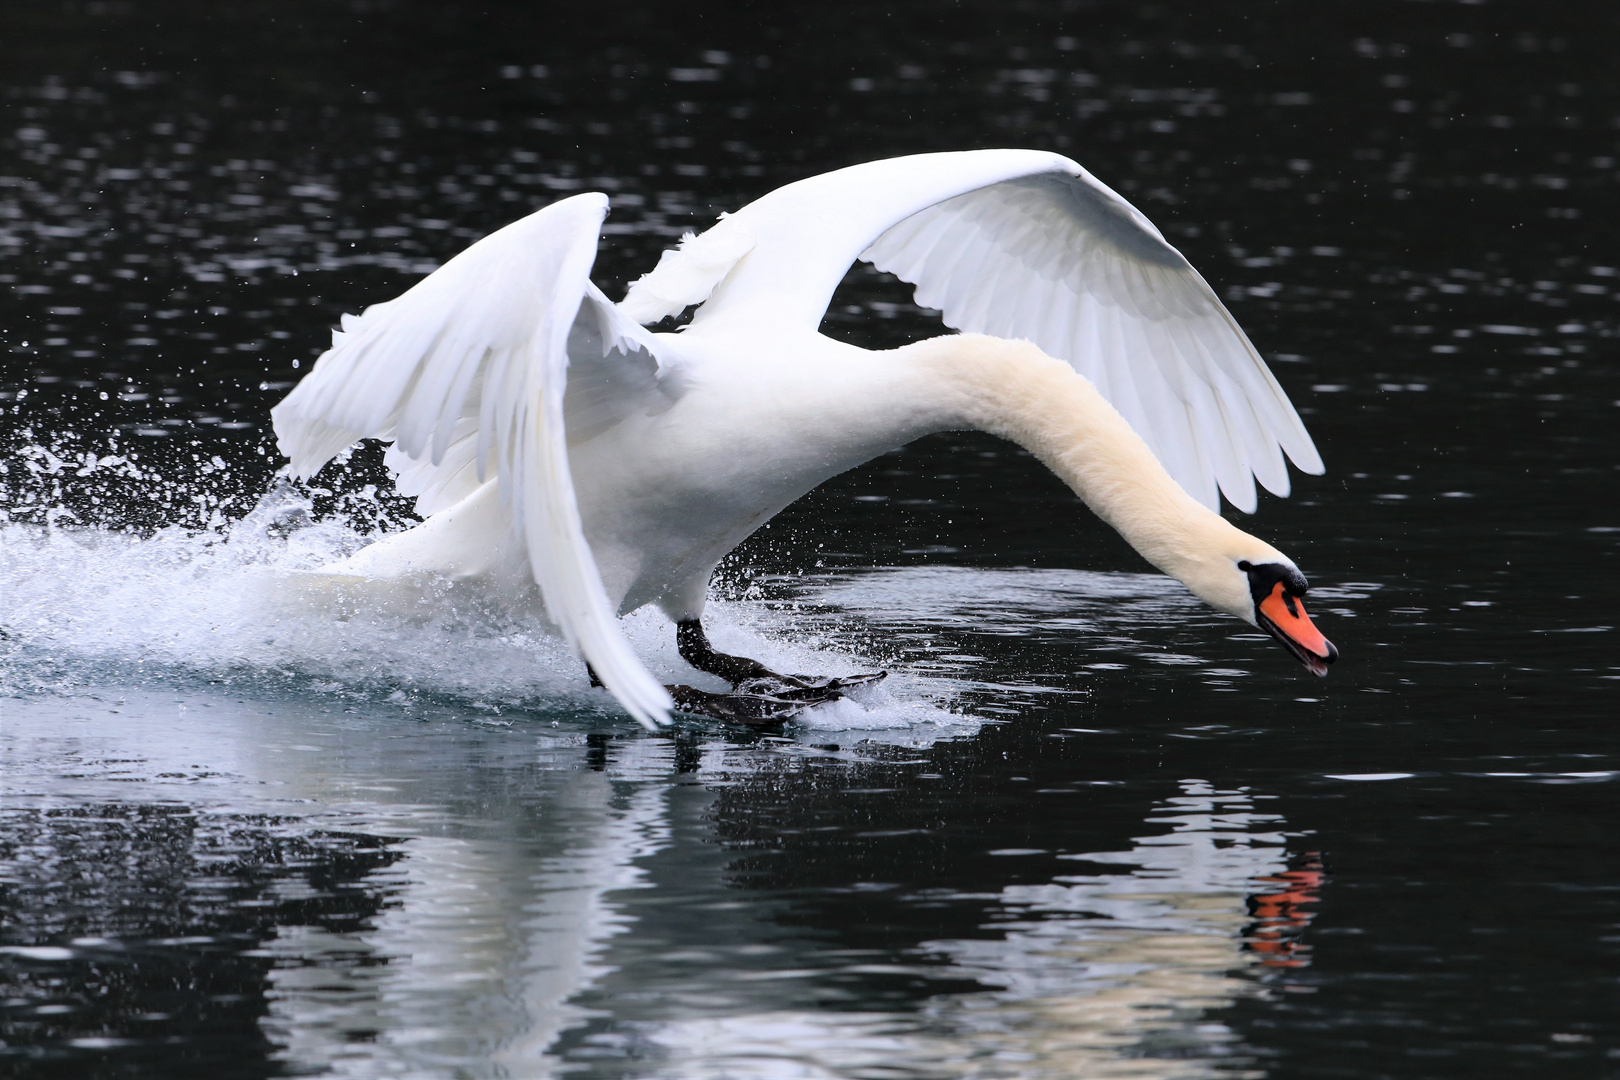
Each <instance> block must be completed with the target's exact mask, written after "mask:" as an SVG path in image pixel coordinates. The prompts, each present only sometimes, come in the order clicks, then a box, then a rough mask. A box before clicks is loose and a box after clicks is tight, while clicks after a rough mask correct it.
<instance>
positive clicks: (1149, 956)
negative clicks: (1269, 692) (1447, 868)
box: [655, 780, 1322, 1078]
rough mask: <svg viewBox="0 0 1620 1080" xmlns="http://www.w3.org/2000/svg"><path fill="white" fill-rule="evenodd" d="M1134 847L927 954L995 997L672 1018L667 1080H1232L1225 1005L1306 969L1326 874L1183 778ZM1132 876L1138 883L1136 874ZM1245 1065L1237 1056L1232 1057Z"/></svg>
mask: <svg viewBox="0 0 1620 1080" xmlns="http://www.w3.org/2000/svg"><path fill="white" fill-rule="evenodd" d="M1181 789H1182V793H1181V794H1180V795H1178V796H1175V797H1172V798H1170V799H1168V800H1166V802H1165V803H1164V804H1163V805H1162V806H1160V807H1158V808H1156V810H1155V812H1154V813H1153V814H1151V815H1150V816H1149V818H1148V820H1147V823H1146V824H1147V826H1148V828H1149V830H1155V829H1158V828H1163V829H1165V830H1166V831H1164V832H1152V834H1151V835H1147V836H1144V837H1141V838H1138V839H1137V840H1136V841H1135V846H1134V847H1132V848H1131V849H1130V850H1128V851H1116V852H1096V853H1091V854H1085V855H1076V856H1071V857H1070V858H1072V859H1074V860H1075V861H1077V862H1079V863H1082V864H1091V865H1096V866H1113V867H1118V868H1119V869H1120V871H1122V872H1117V873H1112V874H1110V873H1097V874H1076V875H1073V876H1067V875H1066V876H1062V877H1059V878H1056V879H1054V880H1053V881H1052V882H1050V883H1049V884H1044V885H1011V886H1008V887H1006V888H1004V889H1003V890H1001V892H1000V895H999V897H998V898H997V901H996V903H995V904H994V905H992V910H993V911H994V913H995V918H994V921H992V922H991V923H989V924H988V925H987V926H986V927H985V929H987V930H993V931H999V932H1000V934H1001V936H995V937H986V938H973V939H968V940H954V941H936V942H931V943H928V944H927V945H926V946H924V947H925V948H927V949H931V950H935V951H937V952H939V953H941V954H944V955H945V956H947V957H949V958H950V959H951V960H952V962H953V963H952V965H951V971H952V973H954V974H957V975H960V976H965V977H969V978H972V979H974V980H976V981H978V982H980V983H982V984H985V985H987V986H994V987H997V989H995V990H991V991H988V992H982V993H970V994H962V995H949V996H946V995H941V996H940V997H937V998H935V999H933V1000H932V1001H931V1002H930V1003H929V1004H928V1005H927V1006H926V1007H925V1008H924V1009H923V1010H921V1011H920V1012H919V1013H917V1014H909V1015H899V1014H891V1015H865V1016H860V1015H856V1016H851V1015H848V1014H825V1013H824V1014H815V1013H805V1012H775V1013H769V1014H763V1015H739V1016H733V1017H726V1018H722V1019H706V1020H701V1021H695V1022H687V1023H678V1022H677V1023H672V1024H670V1025H668V1026H667V1027H665V1028H664V1029H663V1030H662V1031H660V1032H659V1033H658V1034H657V1035H656V1036H655V1041H656V1042H657V1043H658V1044H659V1045H660V1046H661V1047H663V1048H664V1049H666V1051H667V1052H668V1053H669V1060H667V1061H666V1062H665V1063H663V1065H662V1068H661V1070H660V1071H659V1075H670V1076H681V1077H693V1078H696V1077H704V1076H710V1077H712V1076H738V1077H743V1076H753V1077H836V1076H852V1075H853V1076H919V1077H921V1076H940V1077H946V1076H949V1077H985V1078H989V1077H1018V1078H1034V1077H1054V1078H1055V1077H1065V1078H1068V1077H1076V1076H1086V1077H1167V1078H1168V1077H1175V1078H1182V1077H1199V1076H1211V1075H1215V1070H1216V1067H1217V1066H1219V1067H1220V1071H1219V1075H1221V1076H1223V1077H1231V1076H1242V1075H1250V1076H1258V1075H1262V1074H1261V1073H1259V1072H1255V1071H1244V1070H1242V1069H1241V1067H1239V1068H1237V1069H1234V1066H1236V1065H1239V1064H1240V1061H1241V1057H1242V1054H1241V1048H1239V1047H1238V1046H1236V1045H1235V1043H1236V1036H1235V1035H1234V1033H1233V1032H1232V1031H1231V1030H1230V1029H1229V1028H1228V1027H1227V1026H1226V1025H1225V1024H1223V1023H1222V1022H1221V1021H1220V1020H1219V1019H1218V1018H1217V1015H1216V1014H1217V1013H1218V1010H1220V1009H1222V1008H1224V1007H1226V1006H1228V1005H1230V1004H1232V1003H1233V1002H1234V1001H1236V1000H1237V999H1238V998H1240V997H1244V996H1249V995H1253V994H1257V993H1261V992H1263V987H1262V984H1261V983H1260V982H1258V981H1257V980H1255V979H1254V978H1253V977H1252V972H1249V971H1246V969H1249V968H1252V967H1254V966H1256V965H1280V966H1297V965H1300V964H1302V963H1304V962H1305V960H1304V956H1305V952H1304V947H1303V946H1302V945H1301V944H1300V943H1299V942H1298V940H1297V938H1298V934H1299V932H1300V931H1301V930H1303V928H1304V926H1305V924H1306V923H1307V922H1308V921H1309V919H1310V917H1311V915H1310V913H1309V911H1308V906H1309V905H1310V904H1311V903H1313V902H1314V901H1315V899H1316V888H1317V886H1319V884H1320V882H1321V879H1322V874H1321V869H1320V864H1319V862H1318V861H1317V860H1316V858H1315V856H1314V855H1311V854H1306V855H1303V856H1298V857H1296V858H1295V859H1294V860H1293V862H1294V863H1295V866H1294V867H1293V868H1290V867H1289V865H1288V862H1289V859H1288V855H1287V853H1286V848H1285V847H1284V844H1285V842H1286V838H1285V836H1284V835H1283V833H1282V831H1281V827H1282V822H1281V820H1280V819H1279V818H1278V817H1277V816H1276V815H1274V814H1267V813H1262V812H1258V811H1256V810H1255V809H1254V803H1253V797H1252V796H1251V795H1249V794H1248V793H1247V792H1243V791H1218V790H1216V789H1214V788H1212V787H1210V786H1209V785H1208V784H1205V783H1203V782H1201V781H1196V780H1189V781H1184V782H1183V783H1182V785H1181ZM1127 868H1128V872H1123V871H1125V870H1126V869H1127ZM1234 1058H1236V1059H1238V1060H1234Z"/></svg>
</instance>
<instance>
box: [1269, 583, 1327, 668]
mask: <svg viewBox="0 0 1620 1080" xmlns="http://www.w3.org/2000/svg"><path fill="white" fill-rule="evenodd" d="M1256 616H1257V619H1258V621H1259V623H1260V626H1261V628H1262V629H1264V630H1265V631H1266V632H1267V633H1269V634H1270V635H1271V636H1272V637H1274V638H1276V639H1277V640H1278V641H1280V642H1282V643H1283V647H1284V648H1285V649H1287V650H1288V651H1289V652H1291V653H1293V654H1294V656H1295V658H1296V659H1298V660H1299V662H1300V663H1302V664H1304V665H1305V666H1306V667H1307V668H1309V669H1310V672H1311V674H1312V675H1317V676H1322V675H1326V674H1327V666H1328V665H1329V664H1331V663H1333V661H1335V660H1337V659H1338V658H1339V650H1338V649H1335V648H1334V647H1333V642H1331V641H1329V640H1328V639H1327V638H1325V637H1323V636H1322V631H1320V630H1318V629H1317V628H1316V626H1315V624H1314V623H1312V622H1311V617H1310V616H1309V615H1307V614H1305V605H1304V604H1303V603H1301V602H1300V598H1299V597H1297V596H1290V595H1289V594H1288V590H1287V589H1285V588H1284V587H1283V583H1282V582H1280V581H1279V582H1277V583H1276V584H1275V585H1273V586H1272V587H1271V595H1270V596H1267V597H1266V598H1265V599H1264V600H1262V601H1260V606H1259V609H1258V610H1257V611H1256Z"/></svg>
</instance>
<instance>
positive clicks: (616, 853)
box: [264, 739, 673, 1078]
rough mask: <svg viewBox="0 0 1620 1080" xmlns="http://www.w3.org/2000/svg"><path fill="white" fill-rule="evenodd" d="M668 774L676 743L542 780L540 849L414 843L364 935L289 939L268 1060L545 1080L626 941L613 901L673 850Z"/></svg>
mask: <svg viewBox="0 0 1620 1080" xmlns="http://www.w3.org/2000/svg"><path fill="white" fill-rule="evenodd" d="M672 768H673V748H672V745H671V744H670V743H668V742H665V741H662V740H653V739H646V740H641V741H636V742H631V743H629V744H628V745H626V746H623V747H618V748H616V752H615V753H614V754H613V755H612V761H611V764H609V765H608V766H607V767H606V768H605V769H601V770H597V769H591V768H579V769H574V770H569V771H566V772H562V773H558V774H552V775H550V776H549V777H548V779H549V780H551V781H552V782H551V783H549V784H548V785H547V790H546V791H545V792H544V793H543V795H544V799H545V806H544V808H543V811H542V816H543V817H544V818H546V819H549V821H550V823H551V824H552V825H553V826H554V829H553V831H550V832H548V833H546V834H545V835H544V838H543V839H536V837H535V831H532V830H528V831H526V832H527V835H525V836H524V837H523V838H522V839H520V840H515V838H513V837H511V836H494V837H488V838H478V837H468V836H444V835H431V834H430V835H421V836H416V837H413V838H412V839H411V840H410V841H409V842H408V844H406V850H407V851H408V852H409V858H408V859H406V860H404V861H403V862H401V863H400V864H399V865H397V866H394V867H390V868H389V869H388V870H387V871H384V872H382V873H380V874H379V875H377V876H378V878H379V880H378V881H377V882H376V883H375V884H377V885H378V886H380V887H384V888H387V889H388V890H389V891H390V892H391V894H392V897H393V899H392V902H391V903H390V904H389V905H388V906H387V907H386V908H385V909H384V910H383V911H382V912H381V913H380V914H379V915H378V916H377V917H376V918H374V919H373V920H372V925H371V926H370V927H368V928H367V929H365V930H362V931H357V932H356V933H354V934H333V933H329V932H323V931H318V930H313V929H310V928H283V930H282V931H281V933H280V935H279V937H278V939H277V941H275V942H274V943H272V944H271V945H270V946H269V949H270V951H271V952H272V953H273V954H274V955H275V956H276V957H277V959H278V961H279V963H278V964H277V965H276V967H275V969H274V970H273V971H272V972H271V973H270V987H269V992H268V994H267V997H268V998H269V1001H270V1014H269V1016H268V1017H267V1018H266V1019H265V1021H264V1026H265V1028H266V1030H267V1032H268V1034H269V1035H270V1036H271V1038H272V1040H273V1041H274V1042H276V1043H278V1044H280V1046H281V1048H282V1049H281V1051H280V1052H279V1054H278V1055H277V1056H278V1057H280V1058H281V1059H282V1060H283V1061H285V1062H286V1063H287V1064H288V1065H289V1066H292V1067H293V1068H295V1069H308V1070H312V1071H324V1072H327V1073H328V1074H330V1075H339V1076H357V1077H390V1078H392V1077H409V1076H418V1075H420V1076H433V1077H437V1076H447V1075H455V1076H486V1075H487V1076H523V1077H541V1076H550V1075H553V1074H554V1073H555V1072H556V1071H557V1069H558V1067H559V1065H560V1064H561V1061H560V1059H558V1058H556V1057H555V1056H553V1055H551V1054H549V1053H548V1049H549V1048H550V1047H551V1046H552V1045H553V1044H554V1043H555V1041H556V1040H557V1037H558V1036H559V1035H560V1034H561V1033H562V1032H563V1031H565V1030H567V1029H568V1028H569V1027H571V1026H575V1025H578V1024H579V1023H581V1022H582V1021H583V1020H584V1019H585V1017H586V1015H587V1014H586V1012H585V1011H584V1010H582V1009H580V1008H578V1007H577V1006H574V1005H571V1004H570V998H572V997H573V996H575V995H576V994H577V993H578V992H579V991H580V990H582V989H583V988H585V987H587V986H589V985H591V983H592V982H593V981H594V980H595V979H596V978H597V977H598V976H599V975H600V974H602V972H603V971H604V970H605V968H604V966H603V964H604V960H603V953H604V951H605V947H606V943H607V942H608V940H609V939H610V938H612V937H613V936H614V935H616V934H619V933H622V932H623V931H624V930H626V929H627V920H626V919H625V917H624V916H623V915H622V913H621V912H620V910H619V908H618V906H617V905H615V904H614V903H613V901H612V899H611V897H612V894H615V893H620V892H621V891H622V890H626V889H635V888H644V887H646V886H647V885H648V884H650V883H649V882H648V881H647V878H646V873H645V871H644V870H643V869H642V868H641V867H640V866H639V865H638V862H639V861H640V860H643V859H645V858H646V857H647V856H649V855H651V854H653V853H654V852H656V851H657V850H659V848H661V847H662V846H663V845H664V844H665V843H666V842H667V840H668V837H669V826H668V823H667V814H666V808H665V800H666V795H667V785H666V784H664V783H661V782H657V780H654V782H651V783H647V782H646V781H648V780H653V779H654V778H662V777H665V776H667V775H668V774H669V773H670V771H671V770H672ZM385 877H386V878H390V879H394V880H391V881H387V882H385V881H383V880H381V879H383V878H385ZM345 960H349V961H350V962H347V963H345V962H344V961H345Z"/></svg>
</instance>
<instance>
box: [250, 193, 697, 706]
mask: <svg viewBox="0 0 1620 1080" xmlns="http://www.w3.org/2000/svg"><path fill="white" fill-rule="evenodd" d="M606 213H607V197H606V196H604V195H600V194H594V193H593V194H587V195H577V196H574V197H573V198H570V199H564V200H563V201H561V202H558V203H553V204H552V205H551V206H548V207H546V208H545V209H544V210H541V211H539V212H537V213H534V214H531V215H530V216H528V217H526V218H524V219H522V220H521V221H518V222H515V223H514V224H511V225H508V226H507V227H506V228H504V229H501V230H499V231H498V232H495V233H492V234H491V235H489V236H487V237H485V238H484V239H482V240H480V241H478V242H477V243H476V244H473V245H472V246H471V247H469V248H468V249H467V250H465V251H463V252H462V253H461V254H459V255H457V256H456V257H455V258H453V259H451V260H450V261H449V262H447V263H445V264H444V266H442V267H440V268H439V269H438V270H436V271H434V272H433V273H432V274H430V275H428V276H427V277H426V278H424V279H423V280H421V281H420V282H418V283H417V284H416V285H415V286H413V287H412V288H411V289H409V290H408V291H407V292H405V293H404V294H403V295H402V296H400V297H399V298H398V299H395V300H391V301H388V302H387V303H384V304H377V305H375V306H374V307H371V308H368V309H367V310H366V312H365V314H363V315H361V316H359V317H350V316H345V317H344V320H343V329H342V331H341V332H338V333H335V334H333V339H332V348H331V349H330V350H329V351H328V352H327V353H326V354H325V355H323V356H322V357H321V359H320V360H319V362H317V363H316V365H315V369H314V370H313V371H311V372H310V373H309V375H308V376H307V377H305V379H304V380H303V381H302V382H301V383H299V384H298V386H297V387H295V388H294V389H293V391H292V393H290V394H288V395H287V397H286V398H285V399H284V400H283V401H282V402H281V403H280V404H279V405H277V406H276V407H275V409H274V410H272V413H271V415H272V417H273V419H274V421H275V427H276V436H277V441H278V443H279V445H280V447H281V450H282V452H283V453H285V454H286V455H287V456H288V457H289V458H291V459H292V467H293V470H294V472H295V473H297V474H298V475H300V476H309V475H312V474H313V473H315V472H316V471H317V470H319V469H320V467H321V466H322V465H324V464H326V462H327V461H329V460H331V458H332V456H333V455H334V454H336V453H338V452H339V451H340V450H342V449H344V448H345V447H347V446H349V445H350V444H351V443H353V442H355V441H357V440H359V439H363V438H375V439H392V440H393V441H394V449H393V451H392V459H391V463H392V464H394V465H395V466H396V467H399V468H400V469H401V473H402V478H404V479H405V480H406V483H407V486H408V487H407V489H408V490H413V491H415V492H417V493H419V494H421V495H423V496H425V497H428V498H429V502H428V503H424V504H423V507H424V509H429V510H430V511H431V510H432V509H434V508H436V507H437V506H438V505H442V504H445V500H447V499H448V500H450V501H454V498H455V497H457V492H461V491H462V489H464V488H466V487H467V486H468V485H469V484H470V485H472V486H476V483H477V482H479V481H481V480H482V478H483V476H484V475H485V474H486V473H487V472H488V471H493V472H494V473H495V474H496V476H497V477H498V478H499V481H500V488H501V493H502V496H503V498H504V499H505V500H506V502H507V504H508V505H509V506H510V508H511V512H512V520H513V523H514V528H515V529H516V530H517V534H518V539H519V540H520V541H521V542H522V544H523V545H524V548H525V550H526V551H527V552H528V556H529V565H530V567H531V569H532V570H533V572H534V579H535V581H536V582H537V583H538V584H539V586H540V591H541V594H542V595H543V596H544V598H545V603H546V610H547V612H548V613H549V614H550V616H551V617H552V619H554V620H555V621H556V622H557V624H558V625H559V626H560V627H561V628H562V630H563V632H564V633H565V634H566V635H567V636H568V638H569V639H570V640H571V641H573V642H574V644H575V645H576V647H578V649H579V650H580V652H581V653H583V654H584V656H585V658H586V659H587V660H588V661H590V663H591V665H592V667H593V668H594V669H595V670H596V673H597V675H598V676H600V677H601V680H602V682H603V683H604V684H605V685H606V686H607V688H608V689H609V690H610V691H612V693H613V695H614V696H615V697H617V698H618V699H619V701H620V702H621V703H622V704H623V705H624V707H625V708H626V709H628V710H629V711H630V713H631V715H633V716H634V717H635V718H636V719H637V720H639V721H641V722H642V723H643V724H646V725H647V726H649V727H652V726H654V725H656V724H657V723H659V722H661V721H663V720H665V719H666V718H667V714H668V710H669V709H670V708H671V706H672V702H671V701H670V698H669V695H668V693H667V692H665V690H664V688H663V687H662V686H661V685H659V683H658V682H657V681H656V680H655V679H654V678H653V677H652V675H651V674H649V673H648V671H647V669H646V668H645V667H643V666H642V664H641V662H640V661H639V660H638V659H637V658H636V656H635V653H634V652H632V651H631V648H630V644H629V642H628V641H627V640H626V639H625V637H624V634H623V631H622V630H621V629H620V628H619V623H618V620H617V618H615V615H614V611H613V608H612V605H611V604H610V603H609V601H608V597H607V593H606V591H605V590H604V589H603V587H602V579H601V575H600V574H599V573H598V571H597V568H596V560H595V558H594V557H593V556H592V554H591V549H590V545H589V544H588V543H587V541H586V539H585V534H584V531H583V529H582V528H581V525H580V517H579V507H578V504H577V503H576V501H575V497H574V483H573V477H572V474H571V473H570V472H569V466H568V444H567V431H566V429H565V422H564V415H565V414H564V409H565V405H564V400H565V391H566V385H567V382H568V377H569V364H570V349H569V346H570V340H571V338H572V342H573V345H574V350H575V353H576V355H575V357H574V359H575V362H577V363H579V364H580V365H581V367H582V368H588V367H589V366H590V365H591V364H592V363H593V362H594V363H597V364H603V363H606V364H609V365H610V366H611V365H612V364H613V363H614V361H611V360H609V356H610V354H613V353H617V354H618V355H619V356H622V357H632V356H634V357H638V358H641V359H646V358H647V357H649V356H650V355H651V354H652V352H653V342H652V339H651V336H650V335H648V334H647V333H646V332H645V331H643V330H642V329H641V328H640V327H639V326H636V325H635V324H633V323H631V322H630V321H629V320H627V319H625V318H624V317H623V316H621V315H619V314H618V312H617V310H616V309H615V308H614V307H613V305H612V304H611V303H610V302H609V301H608V300H607V298H606V297H604V296H603V295H602V294H601V292H600V291H599V290H598V289H597V288H596V287H595V286H594V285H592V284H591V283H590V279H589V274H590V270H591V265H592V263H593V262H594V261H595V258H596V244H597V236H598V233H599V231H600V229H601V225H602V219H603V217H604V216H605V215H606ZM593 353H594V355H593ZM411 485H414V486H411ZM463 493H464V492H463Z"/></svg>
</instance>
